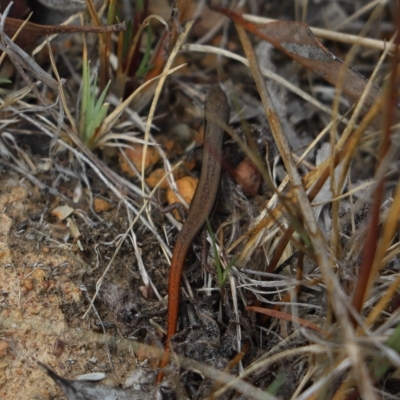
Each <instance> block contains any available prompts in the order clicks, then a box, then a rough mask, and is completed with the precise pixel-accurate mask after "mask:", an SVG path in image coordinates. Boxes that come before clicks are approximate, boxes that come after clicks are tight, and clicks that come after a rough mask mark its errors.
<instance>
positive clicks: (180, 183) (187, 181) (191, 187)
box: [167, 176, 198, 221]
mask: <svg viewBox="0 0 400 400" xmlns="http://www.w3.org/2000/svg"><path fill="white" fill-rule="evenodd" d="M197 183H198V179H196V178H193V177H191V176H185V177H183V178H181V179H179V180H177V181H176V186H177V187H178V193H179V194H180V195H181V196H182V198H183V199H184V200H185V201H186V203H187V204H188V205H190V203H191V202H192V199H193V196H194V192H195V191H196V187H197ZM167 201H168V204H174V203H177V202H178V203H180V199H179V198H178V196H177V195H176V193H175V192H174V191H173V190H172V189H171V188H168V189H167ZM173 213H174V216H175V218H176V219H177V220H179V221H180V220H181V217H180V215H179V213H178V211H177V210H174V211H173Z"/></svg>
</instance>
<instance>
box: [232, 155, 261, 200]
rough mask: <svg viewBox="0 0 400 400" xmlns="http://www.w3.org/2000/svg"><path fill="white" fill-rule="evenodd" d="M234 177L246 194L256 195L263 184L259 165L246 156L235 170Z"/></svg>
mask: <svg viewBox="0 0 400 400" xmlns="http://www.w3.org/2000/svg"><path fill="white" fill-rule="evenodd" d="M233 178H234V179H235V181H236V183H237V184H238V185H240V186H241V188H242V189H243V192H244V194H245V195H246V196H255V195H256V194H257V193H258V190H259V189H260V185H261V174H260V172H259V171H258V169H257V167H256V166H255V165H254V164H253V162H252V161H250V159H249V158H247V157H245V158H244V159H243V160H242V161H241V162H240V163H239V165H238V166H237V167H236V168H235V170H234V171H233Z"/></svg>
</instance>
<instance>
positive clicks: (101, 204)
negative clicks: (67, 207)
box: [93, 198, 113, 213]
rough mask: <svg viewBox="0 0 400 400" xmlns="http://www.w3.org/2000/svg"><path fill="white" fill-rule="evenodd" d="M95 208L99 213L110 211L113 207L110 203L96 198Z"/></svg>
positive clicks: (94, 201)
mask: <svg viewBox="0 0 400 400" xmlns="http://www.w3.org/2000/svg"><path fill="white" fill-rule="evenodd" d="M93 207H94V210H95V211H96V212H97V213H101V212H103V211H108V210H110V209H111V208H112V207H113V206H112V204H111V203H110V202H108V201H107V200H104V199H100V198H95V199H94V200H93Z"/></svg>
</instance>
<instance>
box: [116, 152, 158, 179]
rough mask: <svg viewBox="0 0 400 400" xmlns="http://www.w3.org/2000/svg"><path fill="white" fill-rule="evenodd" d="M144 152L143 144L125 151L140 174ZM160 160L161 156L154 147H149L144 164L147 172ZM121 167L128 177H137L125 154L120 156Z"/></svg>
mask: <svg viewBox="0 0 400 400" xmlns="http://www.w3.org/2000/svg"><path fill="white" fill-rule="evenodd" d="M143 151H144V146H143V145H142V144H135V145H133V146H132V147H131V148H129V149H125V150H124V153H125V155H126V156H127V157H128V158H129V160H130V161H131V162H132V163H133V165H134V166H135V167H136V169H137V170H138V171H139V172H140V171H141V170H142V159H143V156H144V154H143ZM160 158H161V156H160V154H159V152H158V151H157V149H156V148H155V147H154V146H147V152H146V159H145V162H144V168H145V170H147V169H148V168H149V167H152V166H153V165H154V164H156V163H157V162H158V161H159V160H160ZM119 165H120V167H121V169H122V171H123V172H125V173H126V174H127V175H129V176H131V177H136V173H135V172H134V171H132V168H131V167H130V165H129V163H128V161H127V160H126V158H125V156H124V155H123V154H121V155H120V156H119Z"/></svg>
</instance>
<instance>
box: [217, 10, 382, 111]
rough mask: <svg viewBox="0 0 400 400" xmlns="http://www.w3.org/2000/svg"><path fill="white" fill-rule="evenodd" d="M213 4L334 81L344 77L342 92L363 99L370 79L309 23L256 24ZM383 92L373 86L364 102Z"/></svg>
mask: <svg viewBox="0 0 400 400" xmlns="http://www.w3.org/2000/svg"><path fill="white" fill-rule="evenodd" d="M210 8H211V9H212V10H214V11H217V12H219V13H221V14H224V15H226V16H227V17H229V18H230V19H231V20H232V21H234V22H235V23H237V24H239V25H240V26H242V27H243V28H244V29H246V30H248V31H249V32H252V33H254V34H255V35H257V36H258V37H260V38H261V39H263V40H266V41H267V42H269V43H271V44H272V45H273V46H274V47H276V48H277V49H279V50H281V51H282V52H283V53H285V54H286V55H288V56H289V57H291V58H292V59H293V60H296V61H297V62H298V63H300V64H301V65H302V66H303V67H305V68H307V69H308V70H310V71H312V72H314V73H316V74H317V75H319V76H320V77H321V78H323V79H324V80H326V81H327V82H329V83H331V84H332V85H334V86H335V85H337V83H338V82H340V79H341V78H342V90H343V92H344V93H345V94H346V95H347V96H349V97H350V98H352V99H353V100H355V101H358V100H359V99H360V97H361V95H362V93H363V91H364V89H365V86H366V84H367V82H368V80H367V79H366V78H365V77H364V76H363V75H362V74H361V73H359V72H358V71H357V70H355V69H354V68H352V67H351V66H349V65H347V64H345V63H344V62H343V61H342V60H340V59H339V58H338V57H336V56H335V55H334V54H332V53H331V52H330V51H329V50H328V49H326V48H325V47H324V46H323V45H322V44H321V43H320V42H319V41H318V40H317V39H316V38H315V36H314V34H313V33H312V31H311V29H310V27H309V26H307V25H306V24H303V23H301V22H295V21H276V22H269V23H267V24H256V23H253V22H250V21H247V20H245V19H244V18H243V17H242V16H241V15H240V14H237V13H235V12H233V11H231V10H229V9H227V8H224V7H220V6H212V7H210ZM342 74H343V75H342ZM380 95H381V91H380V89H379V88H378V87H376V86H372V87H371V89H370V91H369V93H368V94H367V96H366V99H365V106H366V107H368V108H370V107H371V106H372V105H373V104H374V103H375V101H376V99H377V98H378V97H379V96H380Z"/></svg>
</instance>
